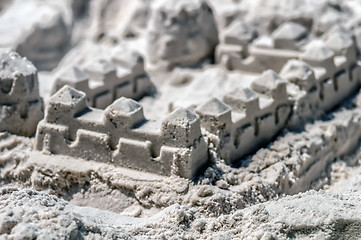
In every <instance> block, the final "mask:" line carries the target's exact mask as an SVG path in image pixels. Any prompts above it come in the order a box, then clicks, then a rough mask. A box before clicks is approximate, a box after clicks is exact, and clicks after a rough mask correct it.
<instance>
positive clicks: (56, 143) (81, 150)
mask: <svg viewBox="0 0 361 240" xmlns="http://www.w3.org/2000/svg"><path fill="white" fill-rule="evenodd" d="M35 145H36V146H35V147H36V149H37V150H40V151H45V152H49V153H52V154H64V155H70V156H75V157H80V158H84V159H88V160H95V161H103V162H112V163H114V164H116V165H119V166H123V167H128V168H132V169H136V170H141V171H148V172H152V173H157V174H161V175H171V174H176V175H179V176H181V177H185V178H192V177H194V175H195V173H196V172H197V170H199V168H200V167H201V166H203V165H204V164H205V163H206V162H207V159H208V149H207V144H206V142H205V140H204V138H203V136H202V133H201V128H200V118H199V116H198V115H197V114H195V113H193V112H191V111H189V110H186V109H177V110H176V111H174V112H173V113H171V114H170V115H169V116H168V117H167V118H166V119H165V120H163V122H156V121H152V120H147V119H145V117H144V114H143V108H142V106H141V105H139V103H137V102H136V101H134V100H132V99H129V98H125V97H122V98H119V99H117V100H116V101H115V102H113V103H112V104H111V105H109V106H108V107H107V108H106V109H105V110H100V109H96V108H90V107H88V106H87V102H86V95H85V93H83V92H80V91H77V90H76V89H74V88H72V87H70V86H64V87H63V88H61V89H60V90H59V91H58V92H57V93H56V94H55V95H53V96H52V97H51V99H50V100H49V103H48V105H47V106H46V116H45V119H44V120H43V121H41V122H40V124H39V126H38V130H37V134H36V144H35Z"/></svg>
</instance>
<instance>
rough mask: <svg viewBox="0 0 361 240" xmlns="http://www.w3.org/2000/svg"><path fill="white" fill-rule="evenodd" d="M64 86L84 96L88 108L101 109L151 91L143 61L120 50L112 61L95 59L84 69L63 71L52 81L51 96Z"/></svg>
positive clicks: (139, 57) (130, 51) (137, 54)
mask: <svg viewBox="0 0 361 240" xmlns="http://www.w3.org/2000/svg"><path fill="white" fill-rule="evenodd" d="M81 68H82V69H81ZM64 85H69V86H72V87H73V88H75V89H77V90H80V91H83V92H85V93H86V95H87V98H88V102H89V105H90V106H92V107H96V108H103V109H104V108H105V107H107V106H108V105H110V104H111V103H112V102H113V101H114V100H116V99H118V98H120V97H127V98H132V99H136V100H137V99H140V98H141V97H143V96H144V95H147V94H150V93H152V92H153V91H154V86H153V84H152V82H151V81H150V79H149V76H148V74H147V73H146V71H145V70H144V59H143V57H142V56H141V55H140V54H139V53H138V52H136V51H134V50H130V49H123V48H122V49H119V50H118V51H117V52H115V53H114V55H113V57H112V59H111V61H108V60H105V59H95V60H92V61H89V62H87V63H86V64H85V66H84V67H78V66H73V67H70V68H68V69H66V70H64V71H63V72H62V73H60V76H59V77H58V78H57V79H56V80H55V83H54V86H53V90H52V92H53V93H55V92H56V91H58V90H59V89H60V88H62V87H63V86H64Z"/></svg>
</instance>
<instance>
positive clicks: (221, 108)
mask: <svg viewBox="0 0 361 240" xmlns="http://www.w3.org/2000/svg"><path fill="white" fill-rule="evenodd" d="M229 111H231V109H230V107H228V106H227V105H226V104H224V103H223V102H221V101H220V100H219V99H217V98H210V99H208V100H207V101H206V102H205V103H203V104H201V105H200V106H198V107H197V108H196V112H199V113H202V114H204V115H208V116H220V115H223V114H225V113H227V112H229Z"/></svg>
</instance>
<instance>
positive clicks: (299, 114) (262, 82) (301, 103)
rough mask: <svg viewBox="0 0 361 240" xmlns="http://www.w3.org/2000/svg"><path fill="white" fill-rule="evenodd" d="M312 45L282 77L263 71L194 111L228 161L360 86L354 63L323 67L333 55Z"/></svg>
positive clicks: (294, 126) (314, 115)
mask: <svg viewBox="0 0 361 240" xmlns="http://www.w3.org/2000/svg"><path fill="white" fill-rule="evenodd" d="M317 44H318V43H317ZM315 46H316V45H314V44H311V45H310V47H309V49H308V50H306V52H307V54H305V55H304V60H299V59H290V60H288V62H287V63H286V64H285V65H284V66H283V68H282V69H281V71H280V75H278V74H277V73H275V72H274V71H272V70H268V71H265V72H263V73H262V74H261V75H260V76H259V77H258V78H257V79H255V80H254V81H253V82H252V84H251V88H244V89H235V90H233V91H231V92H229V93H228V94H226V95H225V96H224V97H223V99H222V101H220V100H219V99H215V98H211V99H209V100H208V101H206V102H205V103H203V104H201V105H200V106H198V107H197V108H196V109H195V111H196V113H197V114H199V116H200V117H201V126H202V128H203V129H205V130H206V131H208V132H210V133H212V134H214V135H215V136H217V138H216V139H213V141H214V143H213V144H214V145H215V146H216V149H217V151H218V153H219V155H220V156H221V157H222V158H224V159H225V160H226V162H227V163H232V162H233V161H234V160H236V159H239V158H241V157H242V156H245V155H247V154H249V153H251V152H253V151H255V150H257V149H258V148H260V147H261V146H262V145H264V144H266V143H268V142H269V141H271V140H272V139H273V138H274V137H275V136H276V135H277V134H278V132H279V131H280V130H282V129H285V128H290V129H298V128H302V127H303V126H304V124H305V123H306V122H307V121H310V120H314V119H316V118H318V117H319V116H320V115H321V114H322V112H328V111H330V110H331V109H333V108H335V107H336V106H338V105H339V104H341V103H342V101H343V100H344V99H345V98H347V97H348V96H350V95H351V94H352V93H353V92H355V91H357V90H358V89H359V86H360V81H361V72H360V71H361V68H360V66H359V64H358V63H357V61H355V60H350V61H348V59H346V61H343V62H342V63H341V62H338V63H336V64H333V65H329V66H327V67H328V69H327V70H326V69H325V67H326V66H325V65H324V62H325V61H329V60H330V59H331V60H332V61H333V60H334V59H335V58H337V55H336V54H335V52H334V51H332V50H330V49H327V48H318V49H319V50H320V52H316V51H314V50H315V49H313V48H314V47H315ZM318 47H319V46H318ZM339 49H343V50H342V51H341V50H340V51H336V52H337V53H343V52H344V51H345V49H346V48H344V47H340V48H339ZM346 51H348V50H346ZM354 59H355V58H354ZM311 64H312V65H311Z"/></svg>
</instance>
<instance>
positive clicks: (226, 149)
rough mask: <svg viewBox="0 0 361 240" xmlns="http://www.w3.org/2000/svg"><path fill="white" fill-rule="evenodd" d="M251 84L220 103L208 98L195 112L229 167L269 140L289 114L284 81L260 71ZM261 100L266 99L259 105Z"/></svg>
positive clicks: (233, 92)
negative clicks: (212, 136)
mask: <svg viewBox="0 0 361 240" xmlns="http://www.w3.org/2000/svg"><path fill="white" fill-rule="evenodd" d="M253 83H255V84H254V85H252V88H253V89H249V88H245V89H235V90H233V91H231V92H229V93H228V94H227V95H225V96H224V98H223V102H221V101H219V100H218V99H210V100H208V101H207V102H205V103H204V104H202V105H200V106H198V107H197V108H196V109H195V111H196V113H198V114H199V116H200V117H201V126H202V128H204V129H205V130H206V131H208V132H210V133H212V134H215V136H216V137H217V138H218V139H219V140H218V142H217V143H216V149H217V150H218V154H219V155H220V156H221V157H222V158H224V159H225V161H226V162H227V163H229V164H231V163H232V162H233V161H235V160H237V159H239V158H240V157H242V156H245V155H247V154H249V153H251V152H252V151H255V150H256V149H258V148H259V146H261V145H263V144H265V143H267V142H269V141H270V140H272V138H274V137H275V136H276V134H277V133H278V132H279V131H280V130H281V129H283V128H284V127H285V125H286V123H287V120H288V117H289V115H290V114H291V104H290V102H289V101H288V96H287V94H286V88H285V87H286V82H285V81H284V80H282V79H281V78H280V77H279V76H278V75H277V74H275V73H274V72H272V71H267V72H264V73H263V74H262V75H261V76H260V77H259V78H258V79H256V80H255V81H254V82H253ZM254 88H255V89H254ZM255 90H257V91H258V92H256V91H255ZM276 94H278V95H276ZM273 96H275V97H276V98H273ZM261 99H262V101H264V100H266V102H264V104H262V105H261V104H260V100H261ZM215 106H217V108H216V107H215ZM207 108H211V109H212V108H213V109H216V110H218V112H217V111H209V110H207Z"/></svg>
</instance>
